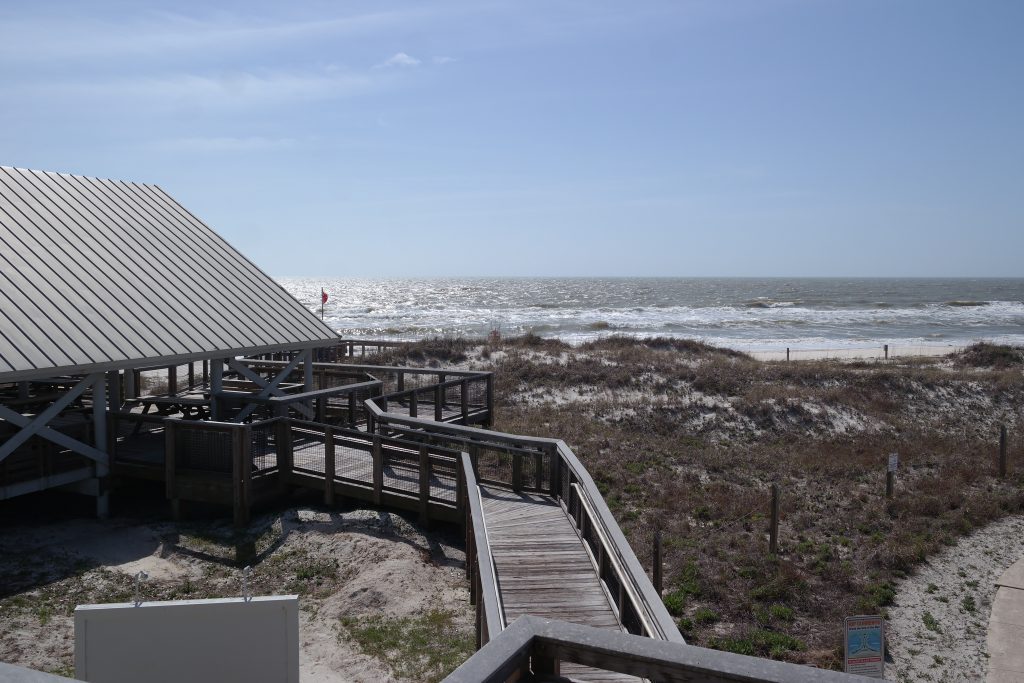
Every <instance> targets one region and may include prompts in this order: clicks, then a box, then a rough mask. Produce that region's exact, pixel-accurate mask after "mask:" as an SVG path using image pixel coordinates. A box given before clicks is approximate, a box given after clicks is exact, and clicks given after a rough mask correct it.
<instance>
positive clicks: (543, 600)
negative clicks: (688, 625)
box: [480, 486, 639, 681]
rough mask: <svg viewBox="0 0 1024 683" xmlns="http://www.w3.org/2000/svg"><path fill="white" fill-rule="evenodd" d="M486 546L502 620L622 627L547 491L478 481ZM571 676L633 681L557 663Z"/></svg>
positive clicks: (587, 557)
mask: <svg viewBox="0 0 1024 683" xmlns="http://www.w3.org/2000/svg"><path fill="white" fill-rule="evenodd" d="M480 497H481V499H482V501H483V510H484V522H485V525H486V528H487V537H488V545H489V546H490V548H491V554H492V556H493V557H494V565H495V571H496V574H497V580H498V592H499V595H500V596H501V603H502V608H503V612H504V614H503V616H504V619H505V623H507V624H510V623H512V622H513V621H515V620H516V619H517V618H518V617H520V616H523V615H527V614H529V615H533V616H538V617H546V618H550V619H560V620H562V621H570V622H573V623H576V624H582V625H584V626H593V627H596V628H605V629H612V630H615V631H622V630H623V629H622V627H621V626H620V624H619V619H618V616H617V614H616V611H615V609H614V608H613V607H612V603H611V600H610V596H609V595H608V592H607V591H606V590H605V588H604V584H603V583H602V582H601V581H600V579H598V577H597V571H596V566H595V564H594V560H593V558H592V556H591V554H590V553H589V552H588V550H587V547H586V544H585V543H584V542H583V540H582V539H581V538H580V536H579V534H578V533H577V532H576V527H575V525H574V524H573V523H572V521H571V520H570V518H569V516H568V515H567V514H566V513H565V510H564V509H563V508H562V506H561V505H560V504H559V503H558V502H557V501H556V500H555V499H554V498H553V497H551V496H548V495H544V494H537V493H515V492H513V491H509V490H507V489H501V488H497V487H493V486H481V487H480ZM561 674H562V676H565V677H568V678H570V679H572V680H576V681H637V680H639V679H637V678H634V677H632V676H625V675H622V674H615V673H611V672H608V671H598V670H596V669H590V668H588V667H585V666H580V665H577V664H563V665H562V669H561Z"/></svg>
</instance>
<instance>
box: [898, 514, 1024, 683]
mask: <svg viewBox="0 0 1024 683" xmlns="http://www.w3.org/2000/svg"><path fill="white" fill-rule="evenodd" d="M1021 557H1024V516H1016V517H1008V518H1005V519H1001V520H999V521H997V522H993V523H992V524H989V525H988V526H986V527H984V528H983V529H979V530H978V531H975V532H974V533H973V534H971V535H970V536H967V537H964V538H962V539H960V541H959V542H958V543H957V544H956V545H955V546H952V547H950V548H947V549H946V550H944V551H942V552H940V553H939V554H937V555H935V556H933V557H931V558H930V559H929V560H927V561H926V562H925V563H924V564H923V565H921V566H920V567H919V568H918V570H917V571H916V572H914V574H913V575H912V576H910V577H909V578H907V579H904V580H903V581H900V582H899V583H898V584H897V587H896V590H897V592H896V605H894V606H893V607H890V608H889V622H888V629H889V631H888V636H887V637H888V649H889V653H890V655H891V656H892V658H893V661H894V664H889V665H887V667H886V677H887V678H888V679H890V680H897V681H980V680H983V679H984V677H985V671H986V669H987V667H988V653H987V651H986V649H987V648H986V634H987V630H988V619H989V614H990V613H991V610H992V600H993V599H994V597H995V594H996V586H995V582H996V580H997V579H998V578H999V577H1000V576H1001V575H1002V574H1003V572H1004V571H1005V570H1006V569H1007V568H1008V567H1009V566H1010V565H1012V564H1013V563H1014V562H1016V561H1017V560H1019V559H1020V558H1021ZM971 601H973V609H971V607H972V603H971ZM926 614H930V615H931V616H932V617H933V618H934V620H935V624H936V628H937V630H932V629H929V628H928V627H927V626H926V625H925V621H926V616H925V615H926Z"/></svg>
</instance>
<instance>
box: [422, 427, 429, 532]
mask: <svg viewBox="0 0 1024 683" xmlns="http://www.w3.org/2000/svg"><path fill="white" fill-rule="evenodd" d="M420 522H421V523H422V524H424V525H427V526H429V525H430V453H429V452H428V451H427V446H426V444H424V445H422V446H420Z"/></svg>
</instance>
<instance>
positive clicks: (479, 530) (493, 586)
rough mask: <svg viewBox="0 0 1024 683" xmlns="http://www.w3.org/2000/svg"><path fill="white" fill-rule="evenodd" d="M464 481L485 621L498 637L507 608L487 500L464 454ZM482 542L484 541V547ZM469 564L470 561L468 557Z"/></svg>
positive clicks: (492, 632) (489, 634) (462, 456)
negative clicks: (486, 513) (490, 532)
mask: <svg viewBox="0 0 1024 683" xmlns="http://www.w3.org/2000/svg"><path fill="white" fill-rule="evenodd" d="M461 459H462V470H463V481H464V482H465V486H466V499H467V501H468V503H469V517H470V520H471V521H472V524H473V535H474V537H475V538H476V539H477V543H476V544H475V555H476V557H475V560H474V561H475V563H476V567H477V575H478V576H479V580H480V586H481V590H480V597H479V599H480V600H482V601H483V613H484V619H485V621H486V625H487V634H488V637H489V638H493V637H495V636H497V634H499V633H501V631H502V630H503V629H504V628H505V618H504V616H503V614H504V609H503V607H502V605H501V593H500V592H499V591H498V578H497V572H496V571H495V569H494V558H493V556H492V555H491V544H490V540H489V538H488V536H487V524H486V523H485V522H484V508H483V501H482V499H481V498H480V487H479V486H478V485H477V482H476V473H475V472H474V471H473V463H472V461H471V460H470V458H469V454H468V453H462V454H461ZM480 541H483V543H482V544H481V543H480ZM466 559H467V561H468V560H469V558H466Z"/></svg>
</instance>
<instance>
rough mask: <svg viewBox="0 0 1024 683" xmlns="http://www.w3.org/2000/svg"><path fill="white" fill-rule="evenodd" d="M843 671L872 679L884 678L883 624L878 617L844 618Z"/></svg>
mask: <svg viewBox="0 0 1024 683" xmlns="http://www.w3.org/2000/svg"><path fill="white" fill-rule="evenodd" d="M844 631H845V637H844V638H843V642H844V643H845V651H846V655H845V657H844V661H843V670H844V671H846V673H848V674H860V675H861V676H870V677H872V678H884V677H885V622H884V621H883V620H882V617H880V616H858V617H846V621H845V629H844Z"/></svg>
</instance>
